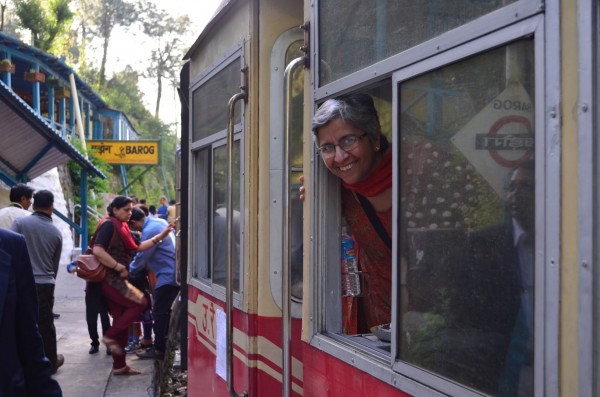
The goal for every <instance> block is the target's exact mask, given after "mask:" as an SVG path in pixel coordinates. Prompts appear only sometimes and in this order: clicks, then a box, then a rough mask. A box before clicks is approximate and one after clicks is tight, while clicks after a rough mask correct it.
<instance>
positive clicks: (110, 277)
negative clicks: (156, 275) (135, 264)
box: [93, 196, 174, 375]
mask: <svg viewBox="0 0 600 397" xmlns="http://www.w3.org/2000/svg"><path fill="white" fill-rule="evenodd" d="M131 209H132V200H131V199H130V198H128V197H124V196H117V197H115V199H114V200H113V201H112V203H111V204H110V205H109V206H108V214H109V216H108V217H106V218H104V219H103V220H102V221H101V222H100V224H99V225H98V230H97V235H96V240H95V243H94V246H93V253H94V255H95V256H96V257H97V258H98V260H99V261H100V262H101V263H102V264H103V265H104V266H106V267H107V268H108V269H107V272H106V279H105V280H104V281H103V282H102V293H103V294H104V296H105V297H106V300H107V302H108V309H109V312H110V314H111V315H112V317H113V325H112V327H110V328H109V329H108V331H106V333H105V334H104V338H103V342H104V343H105V344H106V346H107V347H108V348H110V349H111V351H112V357H113V374H115V375H137V374H139V373H140V372H139V371H136V370H135V369H133V368H131V367H129V366H128V365H127V363H126V361H125V352H124V348H125V345H126V344H127V330H128V327H129V325H130V324H131V323H133V322H134V321H136V320H137V319H138V317H139V316H140V314H141V313H142V312H143V311H144V309H145V307H146V306H147V304H148V302H147V300H146V298H145V297H144V294H143V293H142V292H141V291H140V290H138V289H137V288H135V287H134V286H133V285H131V284H130V283H129V282H128V281H127V276H128V275H129V271H128V266H129V263H130V262H131V258H132V257H133V255H134V254H135V253H136V252H137V251H145V250H147V249H149V248H151V247H153V246H155V245H156V244H159V243H160V242H161V241H162V239H163V238H164V237H166V236H168V234H169V232H171V230H173V228H174V225H169V226H167V227H166V228H165V229H164V230H163V231H162V232H161V233H160V234H158V235H157V236H154V237H152V238H151V239H148V240H145V241H142V242H141V243H139V245H138V244H136V243H135V241H134V239H133V237H132V235H131V232H130V230H129V225H128V223H127V222H128V221H129V218H130V217H131Z"/></svg>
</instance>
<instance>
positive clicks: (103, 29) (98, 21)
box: [80, 0, 137, 87]
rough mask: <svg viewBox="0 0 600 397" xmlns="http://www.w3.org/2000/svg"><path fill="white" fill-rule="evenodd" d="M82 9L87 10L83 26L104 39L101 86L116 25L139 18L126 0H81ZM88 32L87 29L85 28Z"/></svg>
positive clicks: (104, 80)
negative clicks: (109, 44)
mask: <svg viewBox="0 0 600 397" xmlns="http://www.w3.org/2000/svg"><path fill="white" fill-rule="evenodd" d="M80 1H81V3H82V4H81V10H82V12H85V13H86V14H85V15H82V20H85V21H87V23H85V24H83V25H82V26H83V27H89V30H90V33H92V34H94V35H95V36H97V37H99V38H101V39H102V61H101V63H100V71H99V75H100V81H99V85H100V87H102V86H104V84H105V83H106V58H107V54H108V43H109V41H110V37H111V35H112V32H113V29H114V28H115V27H116V26H123V27H127V26H130V25H131V24H132V23H134V22H135V21H136V20H137V16H136V15H137V14H136V12H135V6H134V5H133V4H131V3H128V2H127V1H125V0H80ZM84 33H87V30H84Z"/></svg>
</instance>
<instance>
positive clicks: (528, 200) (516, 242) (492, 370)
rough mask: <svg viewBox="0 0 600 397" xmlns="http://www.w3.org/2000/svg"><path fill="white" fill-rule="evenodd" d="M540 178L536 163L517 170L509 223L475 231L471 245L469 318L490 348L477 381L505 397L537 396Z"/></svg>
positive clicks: (509, 190) (509, 196)
mask: <svg viewBox="0 0 600 397" xmlns="http://www.w3.org/2000/svg"><path fill="white" fill-rule="evenodd" d="M534 176H535V172H534V162H533V161H528V162H525V163H524V164H522V165H520V166H519V167H517V168H516V169H514V170H513V172H512V174H511V177H510V182H509V184H508V188H507V197H506V199H507V203H506V204H507V212H508V215H510V216H509V219H507V221H506V222H505V223H504V224H501V225H495V226H491V227H488V228H485V229H482V230H478V231H475V232H473V233H472V234H471V236H470V237H469V241H468V254H469V258H470V260H469V265H470V271H471V276H472V283H473V291H474V293H473V295H472V301H469V302H465V307H468V309H467V310H468V312H469V314H468V315H467V316H465V319H466V321H469V322H471V325H472V326H473V327H474V328H475V329H476V330H477V331H478V335H480V336H482V337H483V338H484V339H482V342H483V343H480V344H479V345H481V346H483V345H485V346H486V347H485V350H486V351H485V354H481V353H482V352H481V351H479V352H477V353H479V354H477V356H478V357H479V360H480V361H481V362H480V363H479V365H478V366H477V375H476V379H475V380H474V382H475V383H476V387H479V388H482V389H483V390H485V391H487V392H490V393H493V394H496V395H500V396H532V395H533V337H534V334H533V318H534V316H533V313H534V263H535V261H534V252H535V247H534V244H535V223H534V219H535V185H534ZM465 299H469V298H468V297H465ZM476 350H477V348H476Z"/></svg>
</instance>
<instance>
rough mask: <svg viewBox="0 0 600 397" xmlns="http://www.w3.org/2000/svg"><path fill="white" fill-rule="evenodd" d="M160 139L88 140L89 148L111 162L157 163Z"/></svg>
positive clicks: (96, 155) (158, 161) (92, 152)
mask: <svg viewBox="0 0 600 397" xmlns="http://www.w3.org/2000/svg"><path fill="white" fill-rule="evenodd" d="M159 143H160V142H159V141H111V140H105V141H93V140H92V141H87V147H88V150H90V151H91V154H92V155H93V156H95V157H98V158H100V159H102V160H104V161H106V162H107V163H109V164H131V165H157V164H160V159H159V155H158V153H159Z"/></svg>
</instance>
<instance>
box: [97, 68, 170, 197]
mask: <svg viewBox="0 0 600 397" xmlns="http://www.w3.org/2000/svg"><path fill="white" fill-rule="evenodd" d="M138 80H139V75H138V73H137V72H136V71H134V70H133V69H132V68H131V67H130V66H128V67H126V68H125V70H123V71H121V72H119V73H115V74H114V76H113V77H112V78H111V79H110V80H108V82H107V83H106V86H105V87H102V88H101V89H100V93H101V95H102V97H103V99H104V100H105V101H106V103H108V105H109V106H110V107H112V108H114V109H119V110H120V111H122V112H123V113H125V114H126V115H127V117H128V118H129V120H130V121H131V123H132V124H133V127H134V128H135V129H136V130H137V131H138V132H139V133H140V136H141V139H158V140H160V143H161V145H162V149H161V151H162V153H163V154H165V155H164V156H162V158H161V160H162V163H161V165H162V167H163V169H164V170H165V174H166V181H167V189H168V190H169V192H170V196H171V197H174V192H175V177H174V174H175V150H176V147H177V143H178V140H177V136H176V135H175V133H173V132H171V131H170V130H169V126H168V125H166V124H164V123H163V122H161V121H160V120H159V119H157V118H155V117H153V116H152V114H151V113H150V112H149V111H148V110H147V109H146V108H145V106H144V103H143V101H142V99H143V94H142V93H141V92H140V90H139V87H138ZM144 170H145V168H144V167H140V166H133V167H129V168H128V170H127V176H128V179H129V180H130V181H131V180H134V179H135V178H136V177H137V176H138V175H140V174H141V173H142V172H143V171H144ZM162 180H163V177H162V174H161V173H160V169H159V168H158V167H154V168H153V169H152V170H151V171H150V172H147V173H145V174H144V175H143V176H142V178H141V179H139V181H138V183H135V184H134V185H133V186H132V187H131V192H132V193H134V194H136V195H138V197H145V198H147V199H148V201H149V203H152V202H153V203H157V202H158V199H159V197H160V196H162V195H164V194H165V191H164V189H163V188H162V184H160V183H159V184H157V183H156V181H162ZM117 182H118V181H117ZM119 189H120V188H119V187H118V186H117V185H114V186H113V188H112V191H118V190H119Z"/></svg>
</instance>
